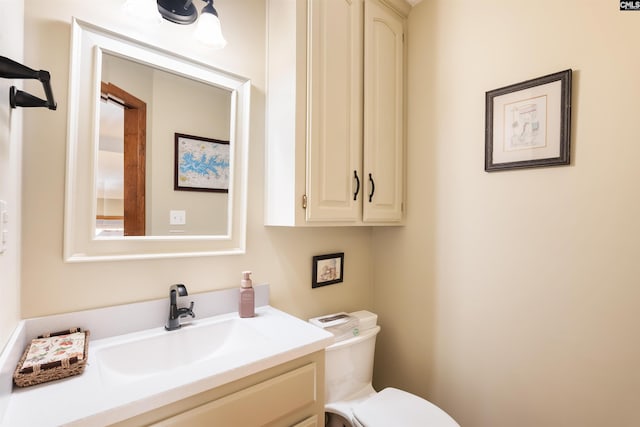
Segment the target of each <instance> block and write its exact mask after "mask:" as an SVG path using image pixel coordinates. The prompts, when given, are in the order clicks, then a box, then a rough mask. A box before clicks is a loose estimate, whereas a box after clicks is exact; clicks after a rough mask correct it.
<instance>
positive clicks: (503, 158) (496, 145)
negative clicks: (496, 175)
mask: <svg viewBox="0 0 640 427" xmlns="http://www.w3.org/2000/svg"><path fill="white" fill-rule="evenodd" d="M485 118H486V122H485V170H486V171H487V172H491V171H495V170H504V169H514V168H526V167H539V166H555V165H566V164H569V153H570V127H571V70H565V71H562V72H559V73H555V74H550V75H548V76H544V77H540V78H537V79H533V80H528V81H526V82H522V83H518V84H515V85H511V86H507V87H503V88H500V89H496V90H493V91H490V92H487V93H486V117H485Z"/></svg>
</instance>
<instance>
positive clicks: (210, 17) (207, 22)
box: [194, 10, 227, 49]
mask: <svg viewBox="0 0 640 427" xmlns="http://www.w3.org/2000/svg"><path fill="white" fill-rule="evenodd" d="M194 37H195V38H196V39H197V40H198V41H200V42H202V43H204V44H206V45H208V46H211V47H212V48H214V49H222V48H223V47H225V46H226V45H227V41H226V40H225V39H224V36H223V35H222V29H221V28H220V20H219V19H218V17H217V16H216V15H214V14H213V13H208V12H205V11H204V10H203V11H202V14H200V18H198V24H197V26H196V30H195V33H194Z"/></svg>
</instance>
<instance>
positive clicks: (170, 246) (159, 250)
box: [64, 18, 251, 262]
mask: <svg viewBox="0 0 640 427" xmlns="http://www.w3.org/2000/svg"><path fill="white" fill-rule="evenodd" d="M102 52H107V53H110V54H113V55H117V56H123V57H126V58H129V59H132V60H135V61H137V62H140V63H142V64H146V65H149V66H152V67H154V68H158V69H162V70H164V71H168V72H172V73H174V74H180V75H184V76H186V77H188V78H191V79H194V80H198V81H201V82H204V83H208V84H211V85H214V86H217V87H219V88H223V89H226V90H229V91H230V92H231V124H230V130H231V132H230V143H231V147H232V149H231V156H230V164H231V165H232V167H231V175H230V178H229V179H230V182H229V202H228V209H229V212H228V218H229V220H228V228H227V234H226V235H222V236H135V237H134V236H130V237H129V236H128V237H96V236H95V217H96V215H95V213H96V203H95V200H96V173H95V172H96V165H97V156H98V149H97V147H98V144H97V140H98V132H99V116H98V115H99V102H100V96H99V94H100V74H101V69H102ZM250 92H251V82H250V80H249V79H247V78H244V77H240V76H237V75H234V74H231V73H229V72H226V71H222V70H218V69H216V68H213V67H211V66H210V65H207V64H204V63H201V62H197V61H194V60H192V59H190V58H186V57H183V56H180V55H177V54H175V53H173V52H168V51H165V50H162V49H159V48H157V47H155V46H151V45H147V44H143V43H140V42H138V41H135V40H133V39H131V38H128V37H125V36H122V35H119V34H116V33H114V32H111V31H109V30H105V29H103V28H100V27H98V26H95V25H92V24H88V23H86V22H82V21H80V20H78V19H76V18H74V19H73V23H72V40H71V68H70V76H69V106H68V109H69V116H68V137H67V175H66V187H65V218H64V222H65V223H64V259H65V261H67V262H83V261H111V260H121V259H145V258H175V257H191V256H210V255H231V254H242V253H244V252H245V244H246V224H247V173H248V155H249V150H248V147H249V107H250Z"/></svg>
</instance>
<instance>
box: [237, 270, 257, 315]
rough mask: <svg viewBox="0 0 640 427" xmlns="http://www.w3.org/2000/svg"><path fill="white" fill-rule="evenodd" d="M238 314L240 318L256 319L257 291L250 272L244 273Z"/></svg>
mask: <svg viewBox="0 0 640 427" xmlns="http://www.w3.org/2000/svg"><path fill="white" fill-rule="evenodd" d="M238 314H239V315H240V317H254V316H255V315H256V299H255V291H254V290H253V284H252V283H251V272H250V271H243V272H242V280H241V281H240V303H239V306H238Z"/></svg>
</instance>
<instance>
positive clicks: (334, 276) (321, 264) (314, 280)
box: [311, 252, 344, 288]
mask: <svg viewBox="0 0 640 427" xmlns="http://www.w3.org/2000/svg"><path fill="white" fill-rule="evenodd" d="M343 278H344V252H338V253H335V254H327V255H316V256H314V257H313V273H312V277H311V287H312V288H318V287H320V286H327V285H333V284H334V283H340V282H342V281H343Z"/></svg>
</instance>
